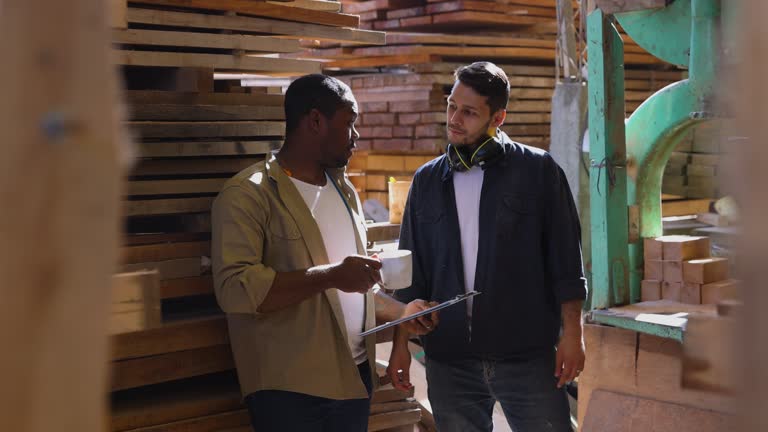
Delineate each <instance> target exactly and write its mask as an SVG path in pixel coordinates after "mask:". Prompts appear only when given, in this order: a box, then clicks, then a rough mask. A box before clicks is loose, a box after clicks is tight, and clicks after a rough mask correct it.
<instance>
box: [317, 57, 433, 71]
mask: <svg viewBox="0 0 768 432" xmlns="http://www.w3.org/2000/svg"><path fill="white" fill-rule="evenodd" d="M440 60H441V59H440V57H439V56H435V55H430V54H414V55H401V56H398V55H396V56H380V57H369V58H359V59H349V60H334V61H330V62H328V63H324V64H323V67H324V68H326V69H328V68H349V69H351V68H363V67H374V66H394V65H407V64H419V63H432V62H439V61H440Z"/></svg>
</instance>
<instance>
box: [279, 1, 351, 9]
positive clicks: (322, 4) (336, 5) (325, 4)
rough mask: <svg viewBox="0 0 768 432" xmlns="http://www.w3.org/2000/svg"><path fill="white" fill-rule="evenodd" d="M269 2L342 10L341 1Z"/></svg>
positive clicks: (303, 7)
mask: <svg viewBox="0 0 768 432" xmlns="http://www.w3.org/2000/svg"><path fill="white" fill-rule="evenodd" d="M267 3H272V4H277V3H279V4H281V5H284V6H289V7H296V8H302V9H311V10H321V11H326V12H340V11H341V2H338V1H331V0H291V1H282V0H279V1H270V0H267Z"/></svg>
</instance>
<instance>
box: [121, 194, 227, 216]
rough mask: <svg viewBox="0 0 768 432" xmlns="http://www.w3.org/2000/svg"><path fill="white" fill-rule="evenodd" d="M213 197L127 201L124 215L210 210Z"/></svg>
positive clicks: (154, 214) (151, 214) (153, 214)
mask: <svg viewBox="0 0 768 432" xmlns="http://www.w3.org/2000/svg"><path fill="white" fill-rule="evenodd" d="M213 199H214V198H213V197H205V198H172V199H151V200H136V201H126V202H125V203H124V204H123V205H124V215H125V216H129V217H130V216H156V215H168V214H179V213H203V212H210V211H211V206H212V205H213Z"/></svg>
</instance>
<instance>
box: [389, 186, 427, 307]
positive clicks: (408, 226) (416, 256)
mask: <svg viewBox="0 0 768 432" xmlns="http://www.w3.org/2000/svg"><path fill="white" fill-rule="evenodd" d="M417 179H418V175H416V176H415V177H414V179H413V183H411V188H410V190H409V191H408V199H407V201H406V202H405V210H404V211H403V221H402V224H401V225H400V242H399V245H398V247H399V248H400V249H405V250H409V251H411V258H412V261H413V262H412V268H413V271H412V275H413V276H412V279H411V286H410V287H409V288H406V289H401V290H397V291H395V294H394V296H395V298H396V299H397V300H399V301H401V302H403V303H408V302H411V301H413V300H416V299H426V298H427V289H426V281H425V277H424V269H423V266H422V265H421V254H420V252H419V249H420V248H419V242H418V238H417V232H416V227H417V226H416V223H415V214H414V211H413V206H414V203H416V202H418V193H417V182H418V180H417Z"/></svg>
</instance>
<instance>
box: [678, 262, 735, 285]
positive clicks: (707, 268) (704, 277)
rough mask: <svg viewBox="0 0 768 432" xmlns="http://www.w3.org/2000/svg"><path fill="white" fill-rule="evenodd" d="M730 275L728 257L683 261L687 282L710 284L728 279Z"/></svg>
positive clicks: (684, 278) (684, 276)
mask: <svg viewBox="0 0 768 432" xmlns="http://www.w3.org/2000/svg"><path fill="white" fill-rule="evenodd" d="M729 276H730V268H729V265H728V258H702V259H695V260H690V261H685V262H684V263H683V280H684V281H685V282H691V283H697V284H708V283H712V282H717V281H721V280H726V279H728V277H729Z"/></svg>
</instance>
